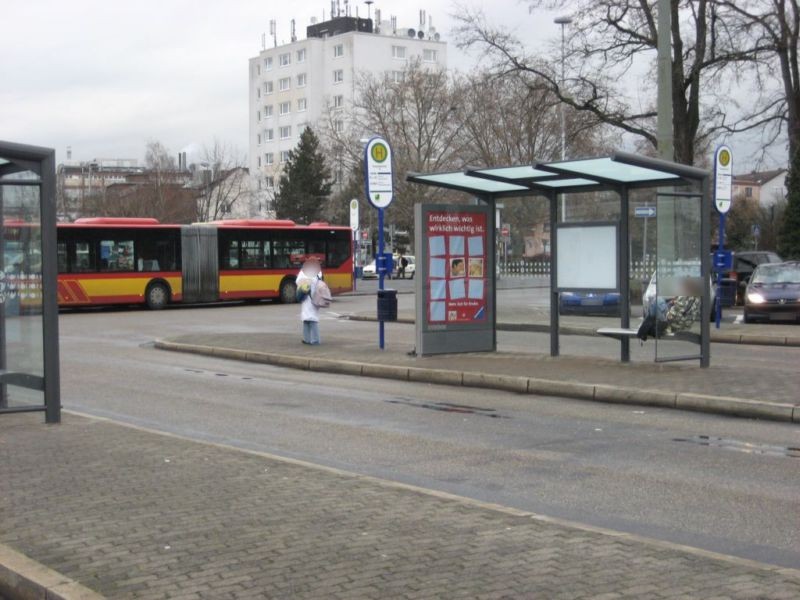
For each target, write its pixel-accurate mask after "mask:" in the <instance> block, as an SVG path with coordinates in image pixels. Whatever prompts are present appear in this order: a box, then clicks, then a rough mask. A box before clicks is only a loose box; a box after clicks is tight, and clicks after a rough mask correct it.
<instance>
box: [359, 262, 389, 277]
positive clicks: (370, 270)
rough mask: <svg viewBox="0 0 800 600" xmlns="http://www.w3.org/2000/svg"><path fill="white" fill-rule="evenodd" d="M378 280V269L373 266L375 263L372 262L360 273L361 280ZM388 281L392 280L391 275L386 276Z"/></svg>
mask: <svg viewBox="0 0 800 600" xmlns="http://www.w3.org/2000/svg"><path fill="white" fill-rule="evenodd" d="M377 278H378V268H377V267H376V266H375V261H374V260H373V261H372V262H371V263H369V264H368V265H367V266H365V267H364V269H363V270H362V271H361V279H377ZM387 278H388V279H391V278H392V275H391V274H389V275H388V276H387Z"/></svg>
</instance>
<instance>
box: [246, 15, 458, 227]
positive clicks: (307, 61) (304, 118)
mask: <svg viewBox="0 0 800 600" xmlns="http://www.w3.org/2000/svg"><path fill="white" fill-rule="evenodd" d="M375 17H376V18H375V19H374V20H373V19H363V18H358V17H352V16H349V15H344V16H342V15H339V16H336V17H334V18H331V19H330V20H328V21H324V22H321V23H316V22H315V21H314V20H313V19H312V23H311V25H310V26H309V27H307V29H306V39H303V40H298V39H297V37H296V36H295V34H294V24H293V25H292V36H291V42H290V43H288V44H283V45H280V46H277V45H276V46H275V47H273V48H265V49H263V50H262V51H261V52H260V53H259V54H258V56H255V57H253V58H251V59H250V60H249V62H250V65H249V66H250V75H249V76H250V86H249V99H250V121H249V123H250V124H249V144H248V146H249V152H248V160H249V161H250V173H251V176H252V177H251V181H252V185H253V190H254V192H255V195H256V201H255V202H256V205H258V207H259V209H260V214H262V215H270V213H271V200H272V198H273V197H274V192H275V188H276V187H277V182H278V179H279V176H280V173H281V171H282V165H283V163H284V162H285V161H286V159H287V157H288V153H289V151H290V150H292V149H293V148H294V147H295V146H296V145H297V143H298V141H299V138H300V134H301V133H302V131H303V129H305V127H306V126H307V125H310V126H312V127H315V126H316V125H317V124H318V122H319V121H320V119H321V118H322V117H323V116H324V115H326V114H328V113H327V111H328V109H329V107H330V109H331V110H334V111H336V110H340V109H341V112H342V117H341V120H339V121H336V120H334V123H333V125H334V127H336V128H338V127H341V128H343V129H344V128H346V127H347V123H345V122H344V119H345V115H346V114H347V113H346V111H345V110H343V109H345V108H347V107H349V106H351V104H352V102H353V100H354V98H355V94H356V81H357V78H358V76H359V74H361V73H371V74H373V75H375V76H378V77H383V76H384V74H389V76H391V77H395V78H397V79H398V80H399V78H400V77H401V75H402V72H403V70H404V68H405V67H406V65H407V63H408V61H409V60H411V59H417V60H419V61H420V62H421V63H422V64H423V65H430V66H431V67H446V66H447V45H446V44H445V43H444V42H442V41H440V39H439V34H437V33H436V32H435V29H434V28H433V27H432V26H431V24H430V21H428V20H427V18H426V16H425V13H424V11H421V12H420V23H421V26H420V27H419V28H418V29H413V28H405V29H399V28H398V27H397V21H396V19H395V18H394V17H392V18H391V19H390V20H388V21H381V18H380V11H375ZM273 26H274V24H273ZM334 118H335V117H334ZM364 133H365V134H367V133H369V132H364ZM331 167H332V168H333V170H334V175H336V172H335V165H331Z"/></svg>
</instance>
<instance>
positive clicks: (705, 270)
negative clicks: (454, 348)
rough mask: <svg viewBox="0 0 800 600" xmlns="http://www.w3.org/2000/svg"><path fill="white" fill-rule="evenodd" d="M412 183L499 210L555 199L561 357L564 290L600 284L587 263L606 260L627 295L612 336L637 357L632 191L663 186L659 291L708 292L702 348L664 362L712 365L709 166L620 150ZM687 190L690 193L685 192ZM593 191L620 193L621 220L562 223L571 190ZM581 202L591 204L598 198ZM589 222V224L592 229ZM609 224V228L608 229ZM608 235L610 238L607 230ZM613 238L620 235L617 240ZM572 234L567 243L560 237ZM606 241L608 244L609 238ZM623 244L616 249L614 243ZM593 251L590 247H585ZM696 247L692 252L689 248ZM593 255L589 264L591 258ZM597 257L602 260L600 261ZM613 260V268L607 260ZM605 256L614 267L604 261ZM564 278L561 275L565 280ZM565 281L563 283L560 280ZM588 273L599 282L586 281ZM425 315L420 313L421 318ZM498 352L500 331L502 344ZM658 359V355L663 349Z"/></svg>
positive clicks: (659, 190)
mask: <svg viewBox="0 0 800 600" xmlns="http://www.w3.org/2000/svg"><path fill="white" fill-rule="evenodd" d="M407 179H408V181H411V182H414V183H418V184H421V185H427V186H433V187H437V188H443V189H448V190H455V191H460V192H464V193H466V194H469V195H470V196H473V197H475V198H478V199H479V200H480V201H481V202H483V203H485V204H486V205H489V206H491V207H494V206H495V205H496V203H497V202H498V201H500V200H502V199H505V198H515V197H517V198H519V197H532V196H539V197H544V198H546V199H547V201H548V204H549V225H550V255H551V265H550V296H549V299H550V302H549V304H550V354H551V356H558V355H559V352H560V350H559V347H560V341H559V294H560V293H561V292H563V291H566V290H579V291H581V290H583V291H589V290H591V289H598V288H593V287H591V286H592V285H594V284H593V283H591V280H592V274H591V273H588V272H587V273H583V274H582V273H581V271H582V270H585V266H586V265H585V264H582V262H583V263H587V262H592V264H593V265H595V266H596V265H600V267H601V269H600V270H601V271H602V270H604V269H606V267H609V266H613V273H612V269H606V270H608V271H609V278H614V279H615V282H614V283H613V284H609V283H602V284H600V285H602V287H603V288H604V289H607V290H611V289H612V287H613V288H614V289H615V291H617V292H619V294H620V309H621V317H620V321H621V322H620V329H619V330H618V331H617V333H616V334H615V335H612V337H615V338H618V339H619V342H620V359H621V361H622V362H629V361H630V339H631V337H633V334H634V331H633V330H632V329H631V328H630V327H631V324H630V192H631V191H632V190H639V189H652V190H656V194H657V205H658V207H660V208H659V210H658V211H657V217H656V218H658V219H661V220H662V221H661V223H660V224H659V225H663V226H659V238H658V244H659V246H661V247H662V249H663V251H662V252H661V254H660V255H659V256H658V257H657V264H658V267H657V269H658V272H657V273H658V277H657V283H658V285H659V286H661V287H662V290H659V295H662V292H663V295H665V296H666V295H668V294H674V293H675V291H674V290H668V289H667V288H668V287H669V286H668V283H669V281H670V280H671V279H674V278H675V277H678V276H681V275H683V276H691V277H693V278H694V279H695V280H696V281H697V282H698V284H701V285H698V286H697V288H698V289H702V292H701V310H700V315H701V316H700V331H699V336H698V338H699V339H698V345H699V350H698V352H697V353H689V354H685V355H678V356H671V357H669V358H666V357H664V358H663V360H664V361H666V360H694V359H697V360H699V362H700V366H701V367H708V365H709V363H710V344H709V334H710V329H709V316H710V314H711V292H710V274H711V258H710V255H709V253H710V247H711V240H710V237H711V234H710V219H711V199H710V174H709V172H708V171H706V170H703V169H699V168H696V167H691V166H687V165H682V164H679V163H674V162H670V161H664V160H659V159H654V158H649V157H645V156H640V155H637V154H631V153H627V152H619V151H617V152H614V153H613V154H611V155H610V156H606V157H598V158H588V159H578V160H564V161H558V162H536V163H534V164H533V165H530V166H527V165H522V166H509V167H488V168H468V169H466V170H463V171H453V172H446V173H427V174H425V173H412V174H409V175H408V177H407ZM681 190H683V191H681ZM586 192H615V193H616V194H618V196H619V218H618V221H613V222H597V223H591V222H583V223H582V222H575V223H573V222H566V223H565V222H561V223H559V220H558V206H559V200H560V199H561V198H562V197H563V196H564V195H565V194H580V193H586ZM584 198H585V199H583V198H582V199H581V201H584V202H591V201H592V199H591V197H588V196H587V197H584ZM584 225H585V227H582V226H584ZM603 228H605V230H603ZM607 234H608V235H607ZM496 235H497V231H496V227H491V228H490V242H489V243H490V244H491V246H492V247H495V241H496ZM611 236H615V237H616V243H614V242H613V241H612V242H611V244H610V245H609V243H608V240H609V239H612V237H611ZM560 238H564V240H565V244H564V247H563V248H561V247H559V239H560ZM592 240H596V244H597V246H596V248H593V249H589V250H590V253H589V254H586V255H584V259H581V256H580V255H579V254H576V252H575V250H576V247H579V246H581V244H584V245H585V244H587V243H588V244H591V243H592ZM604 240H605V241H604ZM614 246H616V247H614ZM579 249H581V250H587V248H579ZM687 249H688V250H687ZM587 256H591V257H592V260H591V261H587V260H585V257H587ZM595 259H597V260H599V262H594V261H595ZM559 260H561V261H562V265H561V268H559ZM609 260H612V261H613V263H614V264H613V265H609V264H607V263H608V262H609ZM604 261H605V263H606V264H604ZM488 276H489V277H491V282H490V283H491V284H492V285H491V286H490V287H491V289H492V294H493V295H494V299H493V302H492V304H493V306H495V307H496V304H497V303H496V288H495V285H494V283H495V282H496V278H497V272H496V270H495V269H492V272H491V273H489V274H488ZM559 276H560V277H559ZM559 278H560V279H561V281H559ZM582 278H583V279H585V281H586V282H589V283H591V285H584V283H582ZM417 317H418V320H419V317H420V315H417ZM492 319H493V322H492V327H493V330H494V331H495V332H496V324H497V323H496V321H497V317H496V311H493V314H492ZM494 347H495V349H496V334H495V344H494ZM656 359H657V360H658V352H657V356H656Z"/></svg>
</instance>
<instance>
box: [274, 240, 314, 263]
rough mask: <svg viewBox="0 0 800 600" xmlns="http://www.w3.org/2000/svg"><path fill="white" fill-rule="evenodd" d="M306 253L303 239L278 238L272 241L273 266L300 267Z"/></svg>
mask: <svg viewBox="0 0 800 600" xmlns="http://www.w3.org/2000/svg"><path fill="white" fill-rule="evenodd" d="M305 253H306V243H305V242H304V241H302V240H276V241H274V242H273V243H272V266H273V267H274V268H276V269H293V268H295V267H298V268H299V267H300V265H301V264H302V263H303V258H304V257H305Z"/></svg>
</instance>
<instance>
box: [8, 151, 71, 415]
mask: <svg viewBox="0 0 800 600" xmlns="http://www.w3.org/2000/svg"><path fill="white" fill-rule="evenodd" d="M23 173H31V174H33V175H34V176H35V177H25V178H19V177H18V176H19V175H20V174H23ZM22 186H25V187H34V188H36V189H38V191H39V215H38V217H39V226H40V235H41V255H42V266H41V282H42V283H41V318H42V337H43V339H42V362H43V364H42V373H43V376H40V375H37V374H32V373H23V372H16V371H12V370H9V369H8V368H7V360H6V359H7V356H6V312H5V305H4V304H0V414H4V413H19V412H41V411H43V412H44V413H45V422H47V423H59V422H60V421H61V396H60V384H59V360H58V296H57V290H56V286H57V281H58V264H57V239H56V168H55V151H54V150H52V149H50V148H42V147H38V146H29V145H24V144H16V143H12V142H4V141H0V235H2V239H1V240H0V268H3V269H5V267H6V265H5V259H4V258H3V250H4V246H5V240H6V236H5V225H4V223H3V220H4V207H3V191H4V189H5V188H7V187H9V188H13V187H22ZM8 385H15V386H20V387H25V388H30V389H33V390H39V391H42V392H43V395H44V403H43V404H41V405H28V406H8V402H7V395H6V387H7V386H8Z"/></svg>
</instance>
